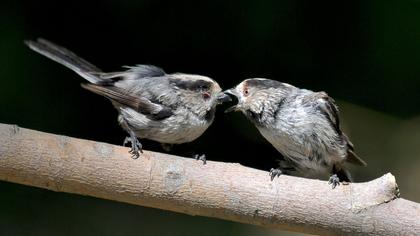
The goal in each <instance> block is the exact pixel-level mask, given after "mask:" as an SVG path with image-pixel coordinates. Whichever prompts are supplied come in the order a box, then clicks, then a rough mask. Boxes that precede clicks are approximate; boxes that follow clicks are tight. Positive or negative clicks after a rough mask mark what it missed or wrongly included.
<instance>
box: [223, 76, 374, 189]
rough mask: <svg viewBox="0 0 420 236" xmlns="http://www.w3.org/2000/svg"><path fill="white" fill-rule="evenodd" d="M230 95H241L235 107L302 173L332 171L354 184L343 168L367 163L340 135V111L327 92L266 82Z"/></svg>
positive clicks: (247, 84)
mask: <svg viewBox="0 0 420 236" xmlns="http://www.w3.org/2000/svg"><path fill="white" fill-rule="evenodd" d="M227 92H228V93H231V94H233V95H235V96H237V97H238V104H237V105H236V106H235V109H236V110H240V111H242V112H243V113H244V114H245V115H246V116H247V117H248V118H249V120H251V121H252V122H253V123H254V124H255V125H256V127H257V128H258V130H259V131H260V133H261V134H262V135H263V136H264V138H266V139H267V140H268V141H269V142H270V143H271V144H272V145H273V146H274V147H275V148H276V149H277V150H278V151H279V152H280V153H281V154H282V155H283V156H284V158H285V160H286V165H287V166H288V167H290V166H292V167H293V168H294V169H296V170H297V171H298V172H300V173H301V174H302V175H304V176H308V177H311V176H318V175H319V174H325V173H332V174H340V175H341V180H346V181H350V176H349V174H348V173H347V171H345V170H344V168H343V164H344V163H345V162H351V163H355V164H359V165H366V163H365V162H364V161H363V160H362V159H360V158H359V157H358V156H357V155H356V154H355V153H354V148H353V144H351V142H350V141H349V139H348V138H347V136H346V135H345V134H344V133H343V132H342V131H341V127H340V122H339V116H338V113H339V112H338V107H337V105H336V104H335V102H334V100H333V99H332V98H331V97H329V96H328V95H327V94H326V93H325V92H313V91H310V90H306V89H299V88H297V87H294V86H292V85H290V84H286V83H281V82H278V81H275V80H269V79H263V78H256V79H247V80H244V81H243V82H241V83H240V84H239V85H237V86H236V87H235V88H233V89H231V90H228V91H227ZM283 163H284V162H283ZM281 167H282V166H281Z"/></svg>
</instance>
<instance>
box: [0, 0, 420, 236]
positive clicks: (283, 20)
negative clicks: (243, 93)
mask: <svg viewBox="0 0 420 236" xmlns="http://www.w3.org/2000/svg"><path fill="white" fill-rule="evenodd" d="M419 10H420V2H419V1H418V0H401V1H397V0H391V1H378V0H376V1H360V0H359V1H350V2H345V3H343V2H337V1H322V2H320V1H302V0H300V1H299V0H297V1H296V0H286V1H274V0H272V1H250V0H246V1H240V2H239V1H238V2H231V1H222V0H216V1H151V0H143V1H141V0H123V1H111V0H108V1H80V0H76V1H66V2H60V1H23V0H21V1H2V2H0V64H1V66H0V79H1V85H0V106H1V108H2V109H1V110H0V122H2V123H14V124H18V125H20V126H22V127H27V128H32V129H36V130H42V131H46V132H52V133H58V134H64V135H68V136H73V137H79V138H84V139H91V140H98V141H104V142H109V143H113V144H121V142H122V140H123V138H124V136H125V134H124V132H123V131H122V130H121V128H120V127H118V125H117V123H116V111H114V109H113V108H112V106H111V105H110V104H109V102H107V101H106V99H103V98H101V97H98V96H96V95H93V94H90V93H89V92H87V91H84V90H82V89H81V88H80V86H79V84H80V83H81V82H82V81H83V80H82V79H81V78H79V77H78V76H77V75H76V74H74V73H73V72H71V71H69V70H67V69H65V68H64V67H62V66H60V65H58V64H56V63H54V62H52V61H50V60H48V59H46V58H44V57H41V56H40V55H38V54H36V53H34V52H32V51H30V50H29V49H27V48H26V47H25V46H24V45H23V40H24V39H34V38H37V37H44V38H47V39H49V40H51V41H53V42H57V43H58V44H61V45H64V46H66V47H68V48H69V49H71V50H74V51H75V52H76V53H78V54H79V55H81V56H82V57H84V58H86V59H87V60H89V61H92V62H93V63H94V64H96V65H98V66H99V67H101V68H103V69H104V70H106V71H113V70H118V69H120V65H133V64H154V65H157V66H160V67H162V68H164V69H165V70H166V71H167V72H176V71H180V72H186V73H197V74H203V75H207V76H210V77H213V78H215V79H216V80H217V81H218V82H219V83H220V84H221V86H222V87H224V88H228V87H231V86H233V85H235V84H237V83H238V82H239V81H241V80H243V79H245V78H248V77H268V78H273V79H277V80H280V81H283V82H288V83H291V84H294V85H296V86H299V87H305V88H308V89H312V90H316V91H319V90H324V91H327V92H328V93H329V94H330V95H331V96H333V97H334V98H336V99H337V100H338V102H339V105H340V108H341V117H342V119H343V121H344V125H345V130H346V131H347V133H348V134H349V136H350V137H351V139H352V141H353V142H354V144H355V146H356V150H357V152H358V153H359V155H360V156H362V157H363V158H364V159H365V160H366V161H367V162H368V164H369V166H368V167H367V168H353V172H354V176H355V178H356V180H358V181H367V180H370V179H373V178H376V177H378V176H380V175H382V174H384V173H386V172H392V173H393V174H394V175H396V177H397V181H398V184H399V187H400V189H401V192H402V197H405V198H408V199H411V200H414V201H420V188H419V187H418V184H417V181H416V180H418V179H420V172H419V166H420V159H419V156H420V148H419V144H420V143H419V140H420V92H419V89H420V79H419V78H418V76H419V72H420V67H419V66H418V65H417V64H418V63H419V61H420V43H419V38H420V24H419V23H420V15H419V14H418V13H419V12H420V11H419ZM223 109H225V107H223V108H221V109H219V111H218V113H217V117H216V120H215V122H214V124H213V126H212V127H211V128H210V129H209V130H208V131H207V132H206V133H205V134H204V135H203V136H202V137H201V138H200V139H199V140H197V141H195V142H193V143H192V144H190V145H181V146H179V147H177V148H176V150H175V153H177V152H178V153H181V152H183V151H184V150H188V149H192V147H194V150H195V151H196V152H204V153H206V154H207V156H208V158H209V159H211V160H218V161H227V162H239V163H241V164H243V165H246V166H251V167H254V168H260V169H264V170H268V169H269V168H271V167H273V166H275V161H274V159H275V157H276V156H278V155H279V154H278V153H277V152H276V151H275V150H274V148H272V147H271V146H270V145H269V144H268V143H267V142H266V141H265V140H264V139H263V138H262V137H261V136H260V135H259V134H258V132H257V131H256V129H255V128H254V127H253V126H252V125H251V124H250V123H249V122H248V121H247V120H246V119H245V118H244V117H243V116H242V115H241V114H232V115H225V114H223V112H222V111H223ZM144 146H145V147H146V148H147V149H152V150H157V151H162V150H161V149H160V147H159V145H158V144H156V143H153V142H148V141H145V142H144ZM257 153H259V155H257ZM139 161H141V159H139ZM267 179H268V178H267ZM0 189H1V193H2V194H0V208H1V209H2V210H1V211H0V233H1V234H2V235H27V234H29V235H50V234H52V235H57V234H60V235H63V234H64V235H74V234H77V235H117V234H122V235H138V234H145V235H152V234H153V235H154V234H157V235H197V234H200V235H215V234H222V235H238V234H239V235H256V234H265V235H270V234H278V231H270V230H265V229H262V228H258V227H253V226H248V225H242V224H237V223H231V222H226V221H221V220H216V219H209V218H204V217H191V216H186V215H181V214H176V213H171V212H165V211H160V210H155V209H148V208H142V207H137V206H130V205H126V204H121V203H115V202H109V201H105V200H99V199H93V198H89V197H83V196H76V195H70V194H64V193H54V192H50V191H46V190H40V189H34V188H30V187H25V186H19V185H15V184H10V183H4V182H1V183H0ZM285 234H289V233H285Z"/></svg>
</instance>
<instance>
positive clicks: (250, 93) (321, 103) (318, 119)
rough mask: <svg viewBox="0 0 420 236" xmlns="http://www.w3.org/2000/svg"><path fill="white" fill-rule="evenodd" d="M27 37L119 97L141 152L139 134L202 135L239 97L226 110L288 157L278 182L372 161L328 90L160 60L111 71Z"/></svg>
mask: <svg viewBox="0 0 420 236" xmlns="http://www.w3.org/2000/svg"><path fill="white" fill-rule="evenodd" d="M25 43H26V44H27V45H28V46H29V47H30V48H31V49H32V50H34V51H36V52H38V53H40V54H42V55H44V56H46V57H48V58H50V59H52V60H54V61H56V62H58V63H60V64H62V65H64V66H65V67H67V68H69V69H71V70H73V71H74V72H76V73H77V74H78V75H80V76H81V77H83V78H84V79H85V80H86V83H84V84H83V85H82V87H83V88H85V89H88V90H90V91H91V92H94V93H96V94H99V95H101V96H104V97H106V98H107V99H109V100H111V102H112V104H113V105H114V107H115V108H116V109H117V110H118V123H119V124H120V125H121V127H122V128H123V129H124V130H126V131H127V133H128V137H127V138H126V139H125V140H124V144H126V143H131V150H130V154H132V155H133V158H138V157H139V156H140V153H141V152H142V144H141V143H140V141H139V140H138V138H140V139H148V140H153V141H157V142H159V143H161V144H162V145H163V146H166V147H168V146H171V145H173V144H182V143H188V142H191V141H193V140H195V139H197V138H198V137H200V135H202V134H203V133H204V132H205V130H206V129H207V128H208V127H209V126H210V125H211V123H212V122H213V119H214V114H215V108H216V105H218V104H221V103H225V102H230V101H232V98H231V96H230V95H232V96H234V97H236V98H237V100H238V103H237V104H236V105H234V106H232V107H230V108H228V109H226V110H225V113H228V112H231V111H242V112H243V113H244V115H245V116H246V117H247V118H249V120H251V121H252V122H253V123H254V125H255V126H256V127H257V128H258V130H259V131H260V133H261V134H262V136H263V137H264V138H266V139H267V140H268V141H269V142H270V143H271V144H272V145H273V146H274V147H275V148H276V149H277V150H278V151H279V152H280V153H281V154H282V156H283V157H284V158H283V160H282V161H283V162H282V164H281V165H280V166H279V168H277V169H274V168H273V169H272V170H271V171H270V176H271V180H273V178H274V177H276V176H279V175H280V174H282V173H288V172H290V171H292V170H293V171H297V172H301V173H303V175H304V176H309V175H310V174H312V173H315V174H317V173H324V174H330V184H332V186H333V188H334V187H335V186H337V185H338V184H339V183H340V182H339V181H347V182H349V181H351V176H350V174H349V172H348V171H347V170H346V168H344V164H346V163H352V164H356V165H360V166H365V165H366V162H364V161H363V160H362V159H361V158H360V157H358V156H357V155H356V153H355V151H354V147H353V144H352V143H351V142H350V140H349V138H348V137H347V136H346V135H345V134H344V132H342V130H341V126H340V122H339V110H338V106H337V105H336V104H335V101H334V99H332V98H331V97H329V96H328V95H327V94H326V93H325V92H313V91H310V90H307V89H300V88H297V87H295V86H293V85H290V84H287V83H282V82H279V81H276V80H270V79H265V78H251V79H246V80H244V81H242V82H241V83H239V84H238V85H237V86H236V87H234V88H232V89H228V90H225V91H221V89H220V86H219V85H218V84H217V82H216V81H214V80H213V79H211V78H209V77H206V76H201V75H193V74H185V73H172V74H168V73H166V72H165V71H164V70H163V69H161V68H159V67H156V66H152V65H136V66H128V67H127V66H125V70H123V71H117V72H104V71H102V70H100V69H99V68H98V67H96V66H95V65H93V64H91V63H89V62H87V61H86V60H84V59H82V58H80V57H78V56H77V55H76V54H75V53H73V52H71V51H69V50H68V49H66V48H63V47H61V46H59V45H56V44H54V43H52V42H50V41H48V40H45V39H38V40H36V41H31V40H29V41H26V42H25ZM203 162H204V163H205V157H203Z"/></svg>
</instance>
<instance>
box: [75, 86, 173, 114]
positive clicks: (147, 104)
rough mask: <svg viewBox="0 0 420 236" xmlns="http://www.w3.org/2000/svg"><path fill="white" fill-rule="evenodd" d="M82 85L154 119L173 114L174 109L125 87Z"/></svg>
mask: <svg viewBox="0 0 420 236" xmlns="http://www.w3.org/2000/svg"><path fill="white" fill-rule="evenodd" d="M82 87H83V88H85V89H87V90H89V91H91V92H94V93H96V94H99V95H102V96H104V97H106V98H108V99H110V100H112V101H115V102H118V103H120V104H122V105H124V106H127V107H130V108H132V109H133V110H135V111H137V112H139V113H142V114H144V115H146V116H147V117H148V118H150V119H152V120H162V119H165V118H168V117H170V116H172V114H173V112H172V109H171V108H169V107H167V106H165V105H163V104H160V103H158V102H155V101H150V100H149V99H147V98H145V97H141V96H133V95H130V94H129V92H128V91H127V90H125V89H122V88H119V87H115V86H101V85H95V84H82Z"/></svg>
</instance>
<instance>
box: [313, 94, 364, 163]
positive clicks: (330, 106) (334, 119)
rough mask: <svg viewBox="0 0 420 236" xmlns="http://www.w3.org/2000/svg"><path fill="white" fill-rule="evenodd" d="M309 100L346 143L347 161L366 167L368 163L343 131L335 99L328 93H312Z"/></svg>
mask: <svg viewBox="0 0 420 236" xmlns="http://www.w3.org/2000/svg"><path fill="white" fill-rule="evenodd" d="M308 99H310V100H312V102H314V103H315V104H317V106H318V108H319V109H320V110H321V112H322V114H323V115H324V116H325V117H326V118H327V119H328V121H329V122H330V124H331V126H332V127H333V128H334V129H335V131H336V132H337V134H338V135H340V136H341V137H342V138H343V140H344V141H345V143H346V145H347V161H348V162H350V163H352V164H355V165H360V166H366V165H367V164H366V162H365V161H364V160H363V159H362V158H360V157H359V156H358V155H357V154H356V153H355V151H354V146H353V143H351V142H350V140H349V138H348V137H347V136H346V134H345V133H343V131H341V127H340V119H339V117H338V113H339V111H338V106H337V104H336V103H335V101H334V99H333V98H331V97H330V96H328V94H327V93H326V92H317V93H312V94H311V95H309V96H308Z"/></svg>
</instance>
